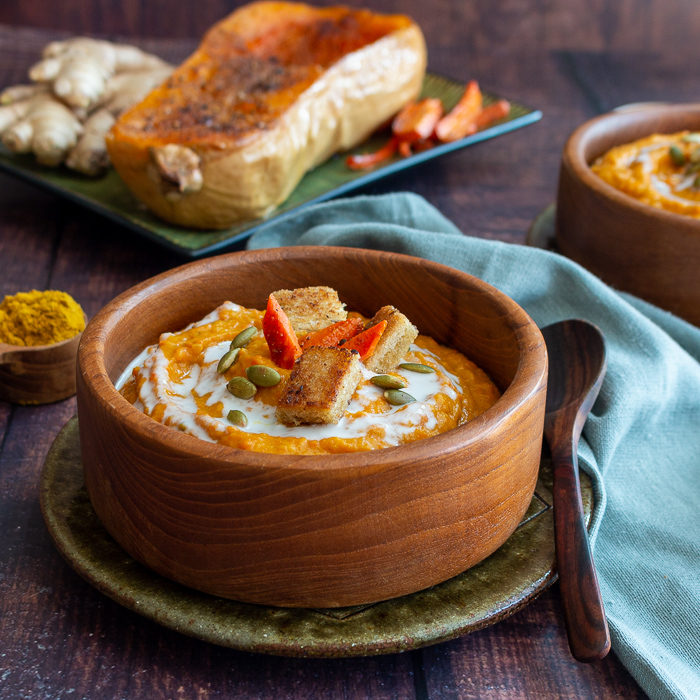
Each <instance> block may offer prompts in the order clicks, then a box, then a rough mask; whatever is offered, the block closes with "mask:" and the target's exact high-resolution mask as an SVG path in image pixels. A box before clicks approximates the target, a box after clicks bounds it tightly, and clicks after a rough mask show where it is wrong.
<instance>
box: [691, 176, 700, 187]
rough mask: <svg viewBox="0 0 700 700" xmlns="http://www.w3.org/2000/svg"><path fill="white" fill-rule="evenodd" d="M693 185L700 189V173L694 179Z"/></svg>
mask: <svg viewBox="0 0 700 700" xmlns="http://www.w3.org/2000/svg"><path fill="white" fill-rule="evenodd" d="M693 187H694V188H695V189H696V190H697V189H700V175H698V176H697V177H696V178H695V179H694V180H693Z"/></svg>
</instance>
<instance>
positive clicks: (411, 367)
mask: <svg viewBox="0 0 700 700" xmlns="http://www.w3.org/2000/svg"><path fill="white" fill-rule="evenodd" d="M399 367H401V369H407V370H408V371H409V372H419V373H420V374H432V373H433V372H434V371H435V370H434V369H433V368H432V367H430V366H429V365H421V364H419V363H418V362H404V363H403V364H401V365H399Z"/></svg>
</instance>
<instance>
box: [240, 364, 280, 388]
mask: <svg viewBox="0 0 700 700" xmlns="http://www.w3.org/2000/svg"><path fill="white" fill-rule="evenodd" d="M245 376H246V377H248V379H249V380H250V381H251V382H253V384H256V385H257V386H275V385H276V384H279V383H280V380H281V379H282V377H280V373H279V372H276V371H275V370H274V369H272V367H267V366H266V365H251V366H250V367H248V369H247V370H246V371H245Z"/></svg>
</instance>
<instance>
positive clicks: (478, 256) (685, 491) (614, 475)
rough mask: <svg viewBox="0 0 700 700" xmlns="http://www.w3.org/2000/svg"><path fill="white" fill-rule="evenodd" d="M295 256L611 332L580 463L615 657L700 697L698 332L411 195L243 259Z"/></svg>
mask: <svg viewBox="0 0 700 700" xmlns="http://www.w3.org/2000/svg"><path fill="white" fill-rule="evenodd" d="M287 245H338V246H351V247H359V248H372V249H381V250H391V251H394V252H398V253H406V254H409V255H415V256H418V257H422V258H427V259H429V260H434V261H437V262H440V263H443V264H445V265H450V266H452V267H455V268H458V269H460V270H464V271H465V272H468V273H470V274H472V275H475V276H476V277H479V278H481V279H483V280H485V281H486V282H488V283H489V284H492V285H493V286H494V287H497V288H498V289H500V290H501V291H503V292H504V293H505V294H507V295H508V296H510V297H512V298H513V299H515V301H517V302H518V303H519V304H520V305H521V306H522V307H523V308H524V309H525V310H526V311H527V312H528V313H529V314H530V316H532V318H533V319H534V320H535V322H536V323H537V324H538V325H539V326H546V325H548V324H550V323H554V322H556V321H560V320H562V319H567V318H584V319H587V320H589V321H591V322H593V323H595V324H596V325H597V326H598V327H599V328H600V329H601V330H602V331H603V333H604V335H605V340H606V347H607V352H608V372H607V375H606V378H605V381H604V383H603V387H602V390H601V392H600V395H599V397H598V400H597V401H596V403H595V406H594V407H593V411H592V413H591V415H590V417H589V419H588V421H587V422H586V426H585V428H584V432H583V438H584V439H582V441H581V445H580V448H579V459H580V464H581V467H582V468H583V469H585V470H586V471H587V472H588V473H589V474H590V475H591V476H592V478H593V481H594V488H595V493H596V508H595V511H594V517H593V523H592V530H591V532H592V540H594V542H595V549H594V555H595V561H596V566H597V569H598V576H599V579H600V584H601V589H602V593H603V599H604V602H605V608H606V613H607V616H608V622H609V625H610V631H611V635H612V644H613V649H614V650H615V652H616V653H617V655H618V657H619V658H620V659H621V660H622V662H623V663H624V664H625V665H626V666H627V668H628V669H629V670H630V672H631V673H632V675H633V676H634V677H635V678H636V679H637V681H638V682H639V684H640V685H641V686H642V688H643V689H644V690H645V691H646V692H647V693H648V694H649V695H650V696H651V697H652V698H687V699H688V700H690V699H691V698H692V699H693V700H697V699H698V698H700V329H698V328H696V327H694V326H691V325H690V324H688V323H686V322H684V321H682V320H680V319H678V318H676V317H675V316H673V315H671V314H669V313H666V312H665V311H661V310H660V309H658V308H656V307H654V306H651V305H650V304H647V303H645V302H643V301H640V300H639V299H636V298H634V297H631V296H629V295H626V294H621V293H619V292H616V291H614V290H613V289H611V288H610V287H608V286H607V285H605V284H604V283H603V282H601V281H600V280H599V279H598V278H597V277H595V276H594V275H592V274H590V273H589V272H587V271H586V270H584V269H583V268H582V267H580V266H579V265H577V264H575V263H573V262H571V261H570V260H567V259H566V258H564V257H562V256H560V255H557V254H554V253H550V252H547V251H544V250H539V249H533V248H528V247H525V246H518V245H511V244H507V243H501V242H497V241H488V240H483V239H478V238H470V237H466V236H463V235H461V233H460V231H459V230H458V229H457V228H456V227H455V226H454V225H453V224H452V223H451V222H449V221H448V220H447V219H446V218H445V217H444V216H442V214H440V212H438V211H437V210H436V209H435V208H434V207H432V206H431V205H430V204H428V203H427V202H426V201H425V200H423V199H422V198H420V197H418V196H416V195H413V194H408V193H398V194H389V195H383V196H379V197H356V198H352V199H346V200H336V201H334V202H330V203H325V204H320V205H317V206H314V207H311V208H309V209H306V210H304V211H302V212H301V213H299V214H297V215H295V216H293V217H291V218H288V219H286V220H284V221H282V222H279V223H273V224H271V225H270V226H269V227H267V228H266V229H264V230H262V231H260V232H259V233H257V234H256V235H255V236H253V237H252V238H251V239H250V241H249V246H248V247H249V248H267V247H273V246H287Z"/></svg>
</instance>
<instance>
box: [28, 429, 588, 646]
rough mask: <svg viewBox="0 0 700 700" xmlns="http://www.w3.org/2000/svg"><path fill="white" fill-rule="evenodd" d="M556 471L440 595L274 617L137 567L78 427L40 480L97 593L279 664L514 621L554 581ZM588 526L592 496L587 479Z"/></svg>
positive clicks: (48, 517)
mask: <svg viewBox="0 0 700 700" xmlns="http://www.w3.org/2000/svg"><path fill="white" fill-rule="evenodd" d="M551 478H552V475H551V466H550V464H549V459H548V457H547V456H543V459H542V462H541V465H540V475H539V481H538V483H537V488H536V490H535V495H534V497H533V499H532V503H531V504H530V507H529V509H528V511H527V513H526V514H525V517H524V518H523V520H522V522H521V523H520V525H519V526H518V528H517V529H516V531H515V532H514V533H513V534H512V535H511V537H510V538H509V539H508V541H507V542H506V543H505V544H504V545H503V546H502V547H501V548H500V549H498V550H497V551H496V552H495V553H494V554H492V555H491V556H490V557H488V558H487V559H485V560H484V561H483V562H481V563H480V564H478V565H477V566H474V567H472V568H471V569H469V570H468V571H465V572H464V573H462V574H460V575H459V576H455V577H454V578H452V579H450V580H449V581H445V582H444V583H441V584H440V585H437V586H433V587H432V588H429V589H426V590H424V591H419V592H418V593H413V594H411V595H407V596H403V597H401V598H395V599H393V600H388V601H384V602H382V603H375V604H373V605H365V606H356V607H353V608H335V609H315V610H314V609H300V608H272V607H264V606H261V605H251V604H247V603H239V602H236V601H233V600H226V599H224V598H217V597H214V596H211V595H208V594H206V593H200V592H199V591H195V590H193V589H191V588H186V587H185V586H181V585H180V584H177V583H174V582H172V581H169V580H168V579H166V578H163V577H162V576H160V575H158V574H156V573H154V572H153V571H151V570H150V569H147V568H146V567H145V566H143V565H141V564H139V563H138V562H137V561H136V560H134V559H132V558H131V557H130V556H129V555H128V554H127V553H126V552H125V551H124V550H123V549H121V547H119V545H118V544H117V543H116V542H115V541H114V540H113V539H112V538H111V537H110V535H109V534H108V533H107V531H106V530H105V529H104V527H103V526H102V524H101V523H100V521H99V520H98V518H97V515H96V514H95V511H94V510H93V509H92V506H91V504H90V500H89V498H88V495H87V492H86V490H85V486H84V483H83V472H82V465H81V462H80V443H79V437H78V420H77V418H72V419H71V420H70V421H69V422H68V423H67V424H66V426H65V427H64V428H63V430H62V431H61V432H60V433H59V435H58V436H57V438H56V440H55V441H54V443H53V445H52V447H51V450H50V451H49V454H48V456H47V457H46V462H45V464H44V470H43V472H42V477H41V508H42V512H43V514H44V520H45V521H46V525H47V527H48V529H49V532H50V533H51V536H52V537H53V539H54V542H55V544H56V546H57V547H58V549H59V551H60V552H61V554H62V555H63V556H64V557H65V559H66V560H67V561H68V563H69V564H70V565H71V566H72V567H73V568H74V569H75V570H76V571H77V572H78V573H79V574H80V575H81V576H82V577H83V578H85V579H86V580H87V581H88V582H89V583H90V584H91V585H93V586H94V587H95V588H97V589H98V590H99V591H101V592H102V593H105V594H106V595H108V596H109V597H110V598H112V599H114V600H115V601H117V602H118V603H120V604H121V605H123V606H124V607H126V608H129V609H130V610H133V611H134V612H137V613H139V614H140V615H143V616H144V617H147V618H149V619H150V620H153V621H155V622H158V623H160V624H162V625H165V626H166V627H169V628H171V629H174V630H177V631H178V632H182V633H183V634H187V635H190V636H192V637H197V638H199V639H203V640H205V641H208V642H212V643H214V644H220V645H223V646H226V647H231V648H233V649H242V650H246V651H255V652H261V653H266V654H276V655H280V656H300V657H340V656H368V655H374V654H389V653H395V652H400V651H406V650H409V649H416V648H418V647H422V646H426V645H428V644H435V643H437V642H443V641H446V640H448V639H453V638H455V637H459V636H461V635H464V634H468V633H469V632H474V631H476V630H478V629H481V628H483V627H486V626H487V625H491V624H493V623H494V622H497V621H499V620H502V619H503V618H505V617H508V616H509V615H511V614H513V613H514V612H515V611H516V610H518V609H519V608H521V607H523V606H524V605H525V604H527V603H528V602H529V601H530V600H532V599H533V598H535V597H536V596H537V595H538V594H539V593H541V592H542V591H543V590H544V589H545V588H546V587H547V586H549V585H550V584H551V583H552V582H553V581H554V580H555V579H556V574H555V571H554V563H555V560H554V531H553V520H552V507H551V504H552V495H551ZM581 491H582V493H583V503H584V509H585V512H586V517H587V518H588V519H590V513H591V506H592V488H591V483H590V481H589V480H588V478H587V477H586V476H585V475H584V474H581Z"/></svg>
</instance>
